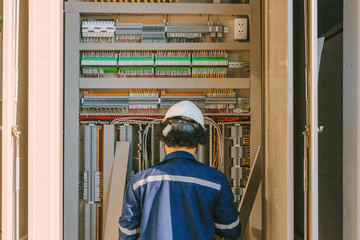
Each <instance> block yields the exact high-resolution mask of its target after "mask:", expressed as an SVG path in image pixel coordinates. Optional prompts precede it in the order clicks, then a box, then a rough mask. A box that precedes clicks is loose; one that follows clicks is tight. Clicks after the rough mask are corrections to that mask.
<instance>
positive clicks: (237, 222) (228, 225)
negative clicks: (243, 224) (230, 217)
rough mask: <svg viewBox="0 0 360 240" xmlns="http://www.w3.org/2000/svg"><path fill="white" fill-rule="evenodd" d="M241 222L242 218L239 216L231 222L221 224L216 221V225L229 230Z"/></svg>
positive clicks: (218, 227)
mask: <svg viewBox="0 0 360 240" xmlns="http://www.w3.org/2000/svg"><path fill="white" fill-rule="evenodd" d="M239 223H240V219H239V217H238V218H237V219H236V221H235V222H233V223H231V224H219V223H214V225H215V227H216V228H217V229H226V230H229V229H233V228H234V227H236V226H237V225H239Z"/></svg>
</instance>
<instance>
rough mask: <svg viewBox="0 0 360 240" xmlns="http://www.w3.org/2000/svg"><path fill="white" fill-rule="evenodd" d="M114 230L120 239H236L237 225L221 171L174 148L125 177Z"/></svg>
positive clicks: (235, 214)
mask: <svg viewBox="0 0 360 240" xmlns="http://www.w3.org/2000/svg"><path fill="white" fill-rule="evenodd" d="M119 233H120V237H121V239H122V240H127V239H138V238H140V239H144V240H145V239H156V240H171V239H174V240H178V239H179V240H189V239H195V240H203V239H213V236H214V234H216V235H218V236H221V237H225V238H228V239H236V238H238V237H239V236H240V233H241V224H240V221H239V217H238V212H237V210H236V208H235V206H234V196H233V194H232V191H231V189H230V186H229V183H228V181H227V178H226V176H225V175H224V174H223V173H221V172H219V171H218V170H216V169H214V168H210V167H208V166H206V165H204V164H201V163H199V162H198V161H196V159H195V158H194V156H193V155H192V154H190V153H188V152H184V151H177V152H173V153H170V154H168V155H167V156H166V157H165V158H164V160H163V161H162V162H160V163H158V164H156V165H155V166H153V167H151V168H149V169H147V170H145V171H142V172H139V173H137V174H135V176H134V177H133V178H132V179H131V181H130V182H129V184H128V186H127V188H126V193H125V197H124V203H123V210H122V216H121V217H120V219H119Z"/></svg>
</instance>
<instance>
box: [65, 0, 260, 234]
mask: <svg viewBox="0 0 360 240" xmlns="http://www.w3.org/2000/svg"><path fill="white" fill-rule="evenodd" d="M64 41H65V84H64V89H65V98H64V99H65V102H64V117H65V118H64V119H65V120H64V121H65V122H64V134H65V135H64V239H85V240H95V239H117V221H116V219H117V218H118V217H120V214H121V202H122V196H123V191H124V189H125V185H126V183H127V182H128V180H129V179H130V178H131V177H132V176H133V175H134V174H136V173H137V172H139V171H141V170H144V169H146V168H149V167H151V166H152V165H154V164H156V163H157V162H159V161H161V159H162V158H163V157H164V155H165V153H164V149H163V146H162V144H161V143H160V142H158V141H157V140H156V139H155V137H154V132H155V128H156V126H157V124H158V123H159V120H160V119H161V118H163V116H164V114H165V113H166V110H167V109H168V108H169V107H170V106H171V105H173V104H175V103H176V102H179V101H182V100H190V101H192V102H194V103H195V104H197V106H198V107H199V108H200V109H201V110H202V111H203V113H204V116H205V117H206V121H205V123H206V128H207V133H208V140H207V143H206V144H205V145H203V146H201V147H199V149H198V152H197V155H196V158H197V159H198V161H200V162H202V163H203V164H206V165H209V166H210V167H214V168H217V169H218V170H220V171H222V172H224V173H225V175H226V176H227V177H228V180H229V182H230V185H231V187H232V190H233V193H234V196H235V203H234V204H236V205H238V204H239V202H240V200H241V198H242V196H243V192H244V188H245V187H246V184H247V180H248V176H249V172H250V168H251V167H252V164H253V161H254V158H255V155H256V152H257V149H258V148H259V146H261V144H262V135H263V133H262V125H263V124H262V119H263V116H262V72H261V70H262V58H261V48H262V46H261V19H260V2H259V1H251V0H250V1H240V0H239V1H231V2H230V3H228V2H227V3H223V2H222V1H214V2H212V1H192V2H191V1H190V2H186V1H181V0H178V1H175V0H174V1H171V0H170V1H151V0H148V1H147V0H144V1H136V2H135V1H131V2H130V1H129V2H128V1H121V2H66V3H65V40H64ZM245 231H246V230H245Z"/></svg>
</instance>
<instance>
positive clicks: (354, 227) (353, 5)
mask: <svg viewBox="0 0 360 240" xmlns="http://www.w3.org/2000/svg"><path fill="white" fill-rule="evenodd" d="M359 13H360V2H359V1H358V0H344V87H343V91H344V101H343V104H344V118H343V121H344V122H343V124H344V143H343V152H344V159H343V163H344V165H343V209H344V221H343V239H352V240H359V239H360V228H359V226H360V70H359V66H360V21H359Z"/></svg>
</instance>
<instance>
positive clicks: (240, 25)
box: [234, 18, 248, 40]
mask: <svg viewBox="0 0 360 240" xmlns="http://www.w3.org/2000/svg"><path fill="white" fill-rule="evenodd" d="M247 25H248V20H247V18H235V19H234V40H247V38H248V33H247V29H248V27H247Z"/></svg>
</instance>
